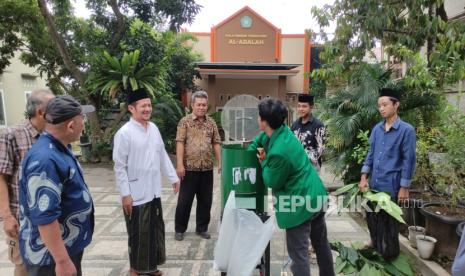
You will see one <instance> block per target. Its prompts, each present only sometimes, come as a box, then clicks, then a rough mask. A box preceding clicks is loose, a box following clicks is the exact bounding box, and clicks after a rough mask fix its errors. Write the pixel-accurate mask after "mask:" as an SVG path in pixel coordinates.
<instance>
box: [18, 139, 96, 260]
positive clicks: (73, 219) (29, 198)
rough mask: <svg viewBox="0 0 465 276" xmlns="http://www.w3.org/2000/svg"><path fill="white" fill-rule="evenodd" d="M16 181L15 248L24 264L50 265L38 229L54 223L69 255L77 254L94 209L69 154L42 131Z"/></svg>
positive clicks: (83, 244) (84, 242)
mask: <svg viewBox="0 0 465 276" xmlns="http://www.w3.org/2000/svg"><path fill="white" fill-rule="evenodd" d="M20 178H21V179H20V192H19V204H20V207H19V209H20V215H19V218H20V236H19V245H20V251H21V255H22V257H23V260H24V261H25V262H26V263H27V264H29V265H39V266H44V265H50V264H53V263H54V261H53V257H52V255H51V254H50V252H49V250H48V249H47V247H46V246H45V244H44V242H43V240H42V239H41V238H40V233H39V228H38V226H39V225H46V224H49V223H51V222H53V221H55V220H58V223H59V225H60V230H61V238H62V239H63V241H64V243H65V246H66V249H67V251H68V254H69V255H70V256H71V257H72V256H75V255H77V254H79V253H81V252H82V251H83V250H84V248H85V247H86V246H87V245H89V244H90V242H91V240H92V234H93V230H94V229H93V228H94V208H93V203H92V198H91V196H90V192H89V189H88V188H87V185H86V183H85V182H84V178H83V174H82V170H81V167H80V165H79V163H78V161H77V160H76V158H75V157H74V155H73V154H72V152H71V151H70V150H69V149H68V148H67V147H65V146H64V145H63V144H62V143H61V142H60V141H58V140H57V139H55V138H54V137H53V136H51V135H50V134H48V133H44V134H43V135H41V136H40V138H39V139H38V140H37V142H36V143H35V144H34V145H33V146H32V148H31V149H30V150H29V151H28V153H27V154H26V156H25V158H24V161H23V163H22V172H21V177H20Z"/></svg>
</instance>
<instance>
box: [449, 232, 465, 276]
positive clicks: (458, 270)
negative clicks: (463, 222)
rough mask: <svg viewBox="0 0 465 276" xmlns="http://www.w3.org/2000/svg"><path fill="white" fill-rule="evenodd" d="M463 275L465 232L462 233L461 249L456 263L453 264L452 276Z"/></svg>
mask: <svg viewBox="0 0 465 276" xmlns="http://www.w3.org/2000/svg"><path fill="white" fill-rule="evenodd" d="M464 230H465V229H464ZM461 275H465V231H463V232H462V237H461V239H460V244H459V248H457V253H456V254H455V259H454V263H453V264H452V276H461Z"/></svg>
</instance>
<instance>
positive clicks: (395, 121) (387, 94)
mask: <svg viewBox="0 0 465 276" xmlns="http://www.w3.org/2000/svg"><path fill="white" fill-rule="evenodd" d="M399 106H400V95H399V92H398V91H395V90H392V89H389V88H383V89H381V90H380V93H379V98H378V110H379V112H380V114H381V117H382V118H383V121H381V122H380V123H378V124H377V125H376V126H375V127H374V128H373V130H372V131H371V135H370V139H369V143H370V150H369V152H368V155H367V157H366V159H365V162H364V163H363V167H362V176H361V179H360V184H359V188H360V191H362V192H363V191H364V190H365V187H367V186H368V185H369V186H370V189H372V190H376V191H380V192H386V193H388V194H390V195H391V198H392V199H393V200H394V201H398V202H399V203H402V202H404V201H405V200H407V199H408V198H409V188H410V182H411V179H412V177H413V173H414V170H415V143H416V137H415V129H414V128H413V127H412V126H411V125H410V124H408V123H406V122H404V121H402V120H401V119H400V118H399V116H398V115H397V112H398V109H399ZM368 176H370V177H369V180H368ZM367 221H368V228H369V230H370V236H371V242H372V244H371V245H372V246H374V247H375V249H377V250H378V251H379V252H380V253H381V254H382V255H383V256H384V257H387V258H394V257H396V256H397V255H398V254H399V226H398V223H397V221H396V220H395V219H394V218H392V217H390V216H389V215H387V214H386V213H384V211H380V212H378V213H375V212H367ZM387 232H390V235H389V236H390V237H389V238H388V239H386V233H387ZM393 239H394V240H393ZM385 241H388V243H386V242H385ZM387 246H391V248H392V246H393V247H394V248H395V249H393V250H387V249H386V247H387ZM388 251H390V252H388Z"/></svg>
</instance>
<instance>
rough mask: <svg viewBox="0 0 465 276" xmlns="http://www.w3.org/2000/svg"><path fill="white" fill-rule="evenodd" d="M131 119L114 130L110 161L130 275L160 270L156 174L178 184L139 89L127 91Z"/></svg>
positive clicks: (161, 236) (161, 241)
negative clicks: (125, 232) (120, 204)
mask: <svg viewBox="0 0 465 276" xmlns="http://www.w3.org/2000/svg"><path fill="white" fill-rule="evenodd" d="M127 103H128V109H129V112H131V119H130V120H129V122H127V123H126V124H124V125H123V126H122V127H121V128H120V129H119V130H118V132H117V133H116V134H115V141H114V148H113V161H114V162H115V166H114V171H115V177H116V184H117V188H118V190H119V192H120V195H121V202H122V205H123V211H124V216H125V220H126V228H127V232H128V246H129V250H128V251H129V261H130V266H131V267H130V271H129V273H130V275H141V274H143V275H162V273H161V271H160V270H158V269H157V265H160V264H163V263H164V262H165V260H166V254H165V224H164V221H163V212H162V206H161V200H160V197H161V193H162V186H161V176H162V175H163V176H165V177H166V178H167V179H168V181H169V182H170V183H171V184H172V185H173V191H174V193H177V192H178V189H179V178H178V176H177V175H176V170H175V169H174V167H173V164H172V163H171V160H170V158H169V156H168V154H167V152H166V150H165V144H164V143H163V140H162V137H161V134H160V131H159V130H158V128H157V126H156V125H155V124H154V123H152V122H151V121H150V116H151V114H152V102H151V100H150V97H149V95H148V93H147V92H146V91H145V90H143V89H139V90H136V91H130V92H128V98H127Z"/></svg>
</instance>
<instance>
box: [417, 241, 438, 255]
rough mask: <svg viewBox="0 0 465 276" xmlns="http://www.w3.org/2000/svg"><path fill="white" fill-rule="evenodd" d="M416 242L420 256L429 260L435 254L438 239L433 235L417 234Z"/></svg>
mask: <svg viewBox="0 0 465 276" xmlns="http://www.w3.org/2000/svg"><path fill="white" fill-rule="evenodd" d="M416 239H417V241H416V243H417V246H418V254H419V255H420V258H422V259H425V260H428V259H429V258H431V256H432V255H433V251H434V245H435V244H436V242H437V240H436V239H435V238H433V237H430V236H426V235H418V236H416Z"/></svg>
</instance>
